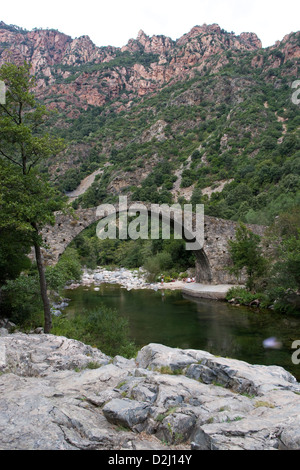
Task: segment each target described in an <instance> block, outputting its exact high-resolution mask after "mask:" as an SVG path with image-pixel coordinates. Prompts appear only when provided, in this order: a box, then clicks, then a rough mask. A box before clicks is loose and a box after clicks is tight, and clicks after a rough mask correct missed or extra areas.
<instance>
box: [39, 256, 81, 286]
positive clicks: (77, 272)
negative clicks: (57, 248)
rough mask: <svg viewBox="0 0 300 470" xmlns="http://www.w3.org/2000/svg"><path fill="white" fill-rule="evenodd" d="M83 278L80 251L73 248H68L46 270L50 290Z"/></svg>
mask: <svg viewBox="0 0 300 470" xmlns="http://www.w3.org/2000/svg"><path fill="white" fill-rule="evenodd" d="M80 278H81V264H80V260H79V256H78V253H77V251H76V250H75V249H73V248H67V249H66V251H65V252H64V254H63V255H62V256H61V258H60V260H59V262H58V263H57V264H56V265H55V266H49V267H48V268H47V270H46V279H47V284H48V287H49V289H50V290H55V291H59V290H60V289H63V288H64V287H65V285H66V283H67V282H68V281H70V280H73V281H78V280H80Z"/></svg>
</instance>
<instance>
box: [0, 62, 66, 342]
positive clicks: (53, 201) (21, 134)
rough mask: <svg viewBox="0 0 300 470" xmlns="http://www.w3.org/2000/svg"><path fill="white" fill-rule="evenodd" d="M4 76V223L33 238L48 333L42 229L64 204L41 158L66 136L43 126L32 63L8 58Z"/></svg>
mask: <svg viewBox="0 0 300 470" xmlns="http://www.w3.org/2000/svg"><path fill="white" fill-rule="evenodd" d="M0 80H2V81H4V82H5V85H6V100H5V103H4V104H0V158H1V160H2V165H1V172H2V175H1V176H2V178H1V193H0V211H1V212H2V218H1V221H0V226H1V225H2V226H6V227H7V228H10V229H14V228H15V229H16V230H18V231H21V232H22V233H23V234H24V236H26V237H27V238H28V237H29V238H30V243H31V245H32V246H33V247H34V251H35V256H36V262H37V269H38V273H39V280H40V291H41V297H42V301H43V306H44V318H45V324H44V331H45V333H49V332H50V331H51V326H52V321H51V310H50V305H49V299H48V295H47V284H46V278H45V270H44V265H43V259H42V254H41V244H42V240H41V237H40V235H39V234H40V231H41V229H42V228H43V226H44V225H46V224H47V223H53V214H54V210H59V209H62V208H63V205H64V202H63V199H62V198H59V197H58V194H56V192H55V191H54V190H53V188H52V187H51V185H50V184H49V182H47V181H46V180H45V178H43V177H42V176H41V174H40V173H39V171H38V168H39V165H40V163H41V161H42V160H45V159H49V158H51V157H52V156H54V155H56V154H57V153H58V152H60V151H61V150H62V149H63V147H64V144H63V141H62V139H58V138H55V137H53V136H51V135H49V133H46V132H43V128H44V127H43V126H44V124H45V122H46V120H47V118H48V116H49V112H48V111H47V109H46V107H45V106H43V105H41V104H39V103H38V102H37V100H36V98H35V96H34V88H35V78H34V76H32V74H31V65H30V64H27V63H24V64H23V65H22V66H17V65H15V64H11V63H8V64H5V65H3V66H2V67H1V69H0ZM1 196H2V197H1Z"/></svg>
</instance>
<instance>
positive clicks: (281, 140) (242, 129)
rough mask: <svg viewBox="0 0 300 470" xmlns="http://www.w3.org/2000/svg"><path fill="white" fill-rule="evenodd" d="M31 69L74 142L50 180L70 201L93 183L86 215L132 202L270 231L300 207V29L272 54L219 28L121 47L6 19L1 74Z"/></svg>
mask: <svg viewBox="0 0 300 470" xmlns="http://www.w3.org/2000/svg"><path fill="white" fill-rule="evenodd" d="M24 60H25V61H27V62H31V64H32V71H33V73H34V74H35V76H36V96H37V97H38V99H39V100H41V101H42V102H43V103H44V104H46V105H47V107H48V108H50V109H52V110H54V111H55V113H54V114H53V116H52V117H51V119H50V120H49V123H48V130H49V131H50V132H53V133H55V134H56V135H59V136H61V137H64V138H65V140H66V142H67V144H68V148H67V150H66V151H65V152H64V153H62V154H60V155H59V156H57V157H56V158H55V159H53V160H52V161H51V162H47V163H46V164H45V165H44V167H43V168H41V171H44V172H48V173H49V175H50V178H51V179H52V180H53V182H54V184H56V185H57V186H58V187H59V188H60V189H61V190H62V191H67V192H69V191H73V190H75V189H76V188H77V186H78V185H79V184H80V182H81V181H82V180H84V179H85V178H86V177H88V176H90V175H91V176H92V178H90V179H89V181H90V183H89V184H91V183H92V184H91V186H89V185H87V186H86V187H85V188H84V189H85V190H86V191H85V192H83V194H82V195H80V196H79V197H78V198H77V199H76V200H75V201H74V202H73V204H74V205H75V206H78V205H79V204H80V205H82V206H83V207H89V206H94V205H97V204H99V203H101V202H104V201H105V202H113V201H115V200H117V198H118V196H119V194H127V195H129V196H130V197H131V198H132V199H135V200H145V201H150V202H159V203H162V202H167V203H171V202H173V201H177V200H179V202H184V201H190V200H191V201H192V202H202V203H205V207H206V213H208V214H210V215H214V216H218V217H223V218H231V219H235V220H238V219H241V220H244V221H246V222H251V223H266V222H269V221H271V220H272V219H273V218H274V217H275V216H276V215H277V214H278V213H279V212H280V211H282V210H289V208H290V207H293V206H294V205H296V204H297V203H299V189H300V185H299V172H300V144H299V125H300V114H299V105H298V104H295V102H293V101H292V95H293V93H294V92H295V90H294V89H293V88H292V85H293V83H294V82H295V81H296V80H297V77H298V76H299V61H300V33H299V32H296V33H290V34H288V35H286V36H285V37H284V38H283V40H282V41H278V42H277V43H276V44H275V45H274V46H272V47H269V48H266V49H263V48H262V44H261V41H260V40H259V39H258V37H257V36H256V34H254V33H242V34H241V35H239V36H237V35H235V34H234V33H233V32H231V33H229V32H226V31H225V30H223V29H221V27H220V26H218V25H216V24H213V25H202V26H195V27H194V28H192V29H191V31H190V32H189V33H187V34H185V35H183V36H182V37H181V38H179V39H177V40H176V41H174V40H172V39H171V38H168V37H165V36H152V37H149V36H147V35H146V34H145V33H144V32H143V31H139V33H138V36H137V38H136V39H130V40H129V41H128V43H127V44H126V45H125V46H124V47H122V48H117V47H112V46H108V47H97V46H96V45H95V44H93V42H92V41H91V40H90V38H89V37H88V36H82V37H80V38H76V39H72V38H71V37H70V36H67V35H65V34H63V33H60V32H59V31H56V30H51V29H49V30H38V29H36V30H33V31H27V30H24V29H22V28H20V27H17V26H12V25H6V24H4V23H3V22H0V65H1V64H3V63H5V62H7V61H9V62H14V63H17V64H21V63H23V62H24ZM93 175H94V176H95V178H94V177H93ZM84 181H85V180H84ZM77 194H78V193H77ZM79 194H80V193H79Z"/></svg>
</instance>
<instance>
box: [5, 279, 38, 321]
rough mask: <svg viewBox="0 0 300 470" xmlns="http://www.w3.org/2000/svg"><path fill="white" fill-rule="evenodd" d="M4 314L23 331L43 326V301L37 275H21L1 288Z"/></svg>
mask: <svg viewBox="0 0 300 470" xmlns="http://www.w3.org/2000/svg"><path fill="white" fill-rule="evenodd" d="M1 292H2V296H3V299H2V303H1V310H2V312H1V313H2V314H3V315H4V316H5V317H7V318H9V319H10V320H11V321H12V322H14V323H16V324H17V325H18V326H19V327H21V328H23V329H31V328H34V327H37V326H40V325H41V322H42V311H43V306H42V301H41V296H40V286H39V281H38V276H37V273H29V274H21V275H20V276H19V277H17V278H16V279H13V280H7V282H6V284H5V285H4V286H2V288H1Z"/></svg>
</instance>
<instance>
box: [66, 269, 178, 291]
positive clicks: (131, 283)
mask: <svg viewBox="0 0 300 470" xmlns="http://www.w3.org/2000/svg"><path fill="white" fill-rule="evenodd" d="M146 274H147V273H146V271H144V270H143V269H142V268H139V269H134V270H130V269H126V268H116V269H114V270H109V269H106V268H102V267H98V268H97V269H95V270H89V269H86V268H85V269H83V272H82V277H81V280H80V282H74V283H71V284H69V285H68V286H66V287H67V288H68V289H76V288H77V287H79V286H88V287H90V286H94V288H95V289H96V290H97V289H98V286H99V285H100V284H104V283H107V284H119V285H120V286H122V287H124V288H125V289H127V290H132V289H153V290H158V289H181V288H182V287H183V286H184V285H186V282H183V281H179V280H174V281H173V282H152V283H151V282H148V281H147V276H146Z"/></svg>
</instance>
